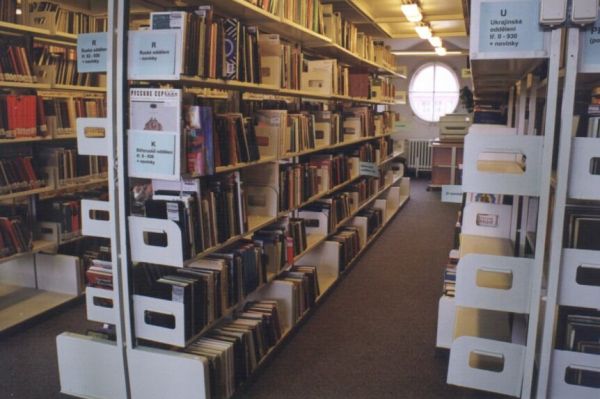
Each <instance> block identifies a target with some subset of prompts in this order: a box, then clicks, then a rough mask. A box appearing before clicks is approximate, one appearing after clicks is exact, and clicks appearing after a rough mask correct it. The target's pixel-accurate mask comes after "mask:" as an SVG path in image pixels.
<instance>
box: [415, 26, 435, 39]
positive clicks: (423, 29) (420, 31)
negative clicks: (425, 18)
mask: <svg viewBox="0 0 600 399" xmlns="http://www.w3.org/2000/svg"><path fill="white" fill-rule="evenodd" d="M415 32H417V35H419V37H420V38H421V39H429V38H430V37H431V36H433V33H431V28H430V27H429V26H427V25H422V26H415Z"/></svg>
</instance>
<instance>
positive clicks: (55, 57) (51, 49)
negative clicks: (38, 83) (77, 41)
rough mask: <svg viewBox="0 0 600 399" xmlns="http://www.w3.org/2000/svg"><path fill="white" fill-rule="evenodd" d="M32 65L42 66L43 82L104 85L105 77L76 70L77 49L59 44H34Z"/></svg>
mask: <svg viewBox="0 0 600 399" xmlns="http://www.w3.org/2000/svg"><path fill="white" fill-rule="evenodd" d="M33 60H34V65H36V66H37V67H39V68H44V69H45V72H46V73H47V75H49V76H48V77H47V78H46V79H45V80H44V81H45V83H53V84H59V85H72V86H95V87H98V86H104V85H105V77H104V75H101V74H96V73H79V72H77V49H75V48H70V47H61V46H50V45H35V47H34V48H33Z"/></svg>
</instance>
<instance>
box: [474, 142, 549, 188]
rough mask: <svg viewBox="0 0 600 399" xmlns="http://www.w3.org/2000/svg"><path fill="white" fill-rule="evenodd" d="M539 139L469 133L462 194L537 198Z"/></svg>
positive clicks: (540, 154) (541, 144)
mask: <svg viewBox="0 0 600 399" xmlns="http://www.w3.org/2000/svg"><path fill="white" fill-rule="evenodd" d="M542 146H543V137H541V136H513V135H506V134H500V135H489V134H474V133H469V134H467V136H466V137H465V151H464V163H463V165H464V167H463V191H464V192H472V193H489V194H506V195H511V194H512V195H527V196H539V187H540V185H539V182H540V176H541V172H540V166H541V160H542V158H541V157H542Z"/></svg>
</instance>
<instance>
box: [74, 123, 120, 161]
mask: <svg viewBox="0 0 600 399" xmlns="http://www.w3.org/2000/svg"><path fill="white" fill-rule="evenodd" d="M111 150H112V143H111V136H110V134H108V121H107V119H106V118H77V151H78V152H79V154H81V155H98V156H105V157H106V156H108V155H109V153H110V151H111Z"/></svg>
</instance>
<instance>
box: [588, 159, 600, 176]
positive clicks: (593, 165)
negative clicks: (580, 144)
mask: <svg viewBox="0 0 600 399" xmlns="http://www.w3.org/2000/svg"><path fill="white" fill-rule="evenodd" d="M590 175H595V176H598V175H600V158H599V157H593V158H592V159H590Z"/></svg>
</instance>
